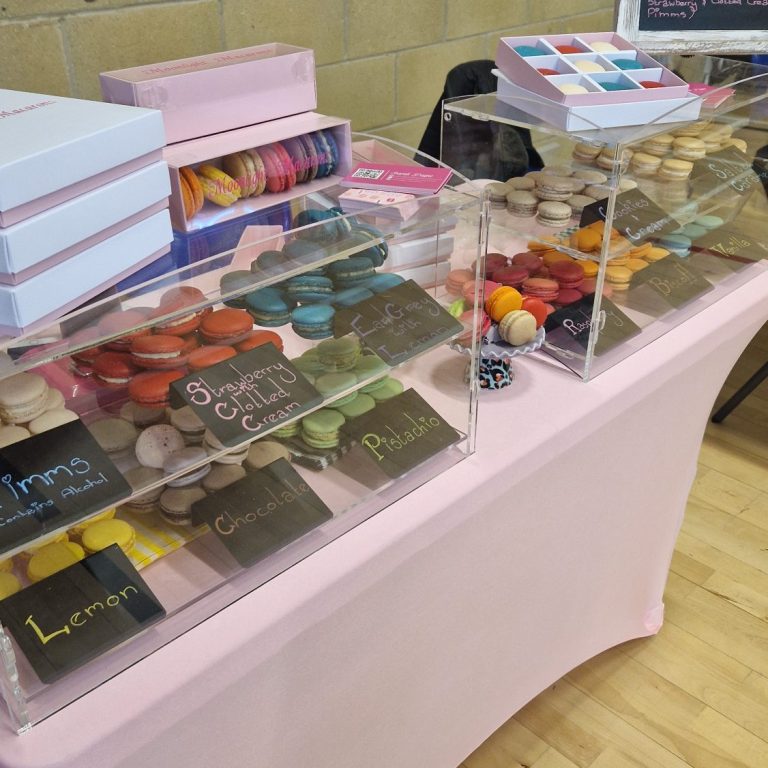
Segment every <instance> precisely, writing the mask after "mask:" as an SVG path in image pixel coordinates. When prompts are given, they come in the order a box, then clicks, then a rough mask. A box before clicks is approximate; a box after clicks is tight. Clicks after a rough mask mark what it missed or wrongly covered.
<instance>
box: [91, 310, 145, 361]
mask: <svg viewBox="0 0 768 768" xmlns="http://www.w3.org/2000/svg"><path fill="white" fill-rule="evenodd" d="M146 320H147V313H146V312H145V311H144V310H140V309H126V310H123V311H122V312H110V313H109V314H107V315H104V317H102V318H101V320H99V324H98V330H99V334H100V335H101V336H102V337H103V336H116V337H117V338H114V339H110V340H109V341H108V342H106V344H105V345H104V346H106V347H107V349H112V350H114V351H115V352H127V351H128V350H129V349H130V346H131V344H132V342H133V340H134V339H137V338H139V336H149V334H150V333H152V329H151V328H139V329H137V328H136V326H137V325H141V323H144V322H146Z"/></svg>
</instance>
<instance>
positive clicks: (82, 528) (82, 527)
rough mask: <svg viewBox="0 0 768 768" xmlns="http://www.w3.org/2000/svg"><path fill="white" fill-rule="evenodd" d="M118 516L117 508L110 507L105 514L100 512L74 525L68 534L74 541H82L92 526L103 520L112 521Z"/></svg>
mask: <svg viewBox="0 0 768 768" xmlns="http://www.w3.org/2000/svg"><path fill="white" fill-rule="evenodd" d="M116 514H117V509H116V508H115V507H110V508H109V509H105V510H104V511H103V512H99V513H98V514H96V515H92V516H91V517H89V518H87V519H86V520H81V521H80V522H79V523H78V524H77V525H73V526H72V527H71V528H70V529H69V531H68V534H69V535H70V536H72V537H73V538H74V539H77V540H80V539H82V537H83V534H84V533H85V532H86V530H87V529H88V528H90V527H91V526H92V525H95V524H96V523H100V522H101V521H102V520H112V519H113V518H114V517H115V515H116Z"/></svg>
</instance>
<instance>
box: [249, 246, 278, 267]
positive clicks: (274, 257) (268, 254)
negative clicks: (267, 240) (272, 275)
mask: <svg viewBox="0 0 768 768" xmlns="http://www.w3.org/2000/svg"><path fill="white" fill-rule="evenodd" d="M284 261H285V257H284V256H283V253H282V251H272V250H270V251H263V252H262V253H260V254H259V255H258V256H257V257H256V258H255V259H254V260H253V261H252V262H251V272H267V271H269V270H273V269H275V268H276V267H278V266H279V265H281V264H282V263H283V262H284Z"/></svg>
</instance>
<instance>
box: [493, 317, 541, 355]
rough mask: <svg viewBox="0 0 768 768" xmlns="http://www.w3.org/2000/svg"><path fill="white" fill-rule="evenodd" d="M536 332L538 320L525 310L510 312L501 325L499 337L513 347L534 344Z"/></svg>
mask: <svg viewBox="0 0 768 768" xmlns="http://www.w3.org/2000/svg"><path fill="white" fill-rule="evenodd" d="M536 330H537V329H536V319H535V318H534V316H533V315H532V314H531V313H530V312H526V311H525V310H524V309H517V310H514V311H513V312H508V313H507V314H506V315H504V317H503V318H502V319H501V322H500V323H499V336H501V338H502V339H504V341H506V342H507V344H511V345H512V346H513V347H517V346H520V345H522V344H529V343H530V342H532V341H533V340H534V339H535V338H536Z"/></svg>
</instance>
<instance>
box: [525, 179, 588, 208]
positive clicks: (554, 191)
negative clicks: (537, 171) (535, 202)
mask: <svg viewBox="0 0 768 768" xmlns="http://www.w3.org/2000/svg"><path fill="white" fill-rule="evenodd" d="M582 188H583V185H582ZM574 191H575V190H574V185H573V181H572V180H571V179H570V177H568V176H555V175H554V174H545V175H544V176H540V177H539V178H538V179H537V180H536V190H535V194H536V197H538V198H539V200H556V201H559V202H563V201H565V200H567V199H568V198H569V197H570V196H571V195H572V194H573V193H574Z"/></svg>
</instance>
